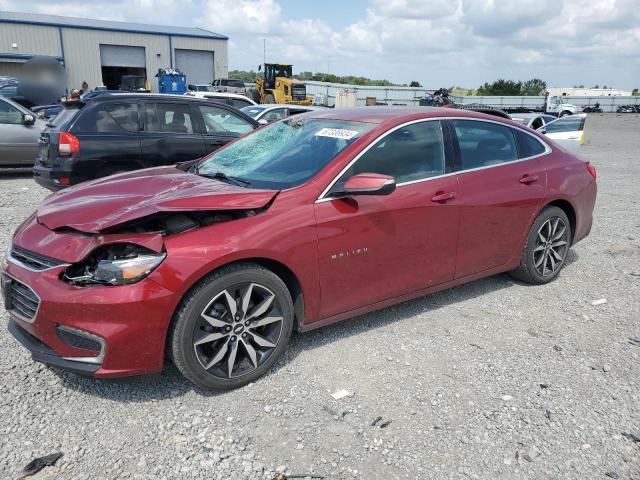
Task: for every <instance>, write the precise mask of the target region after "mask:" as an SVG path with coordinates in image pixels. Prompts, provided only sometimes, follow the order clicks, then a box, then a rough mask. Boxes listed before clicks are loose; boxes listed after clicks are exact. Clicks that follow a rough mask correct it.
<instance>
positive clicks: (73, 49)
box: [62, 28, 169, 91]
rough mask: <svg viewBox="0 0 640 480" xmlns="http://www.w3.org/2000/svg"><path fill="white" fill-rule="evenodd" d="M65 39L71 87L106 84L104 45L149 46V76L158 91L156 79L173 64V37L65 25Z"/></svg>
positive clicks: (63, 36)
mask: <svg viewBox="0 0 640 480" xmlns="http://www.w3.org/2000/svg"><path fill="white" fill-rule="evenodd" d="M62 38H63V41H64V57H65V65H66V69H67V85H68V87H69V89H72V88H80V87H81V86H82V82H83V81H86V82H87V83H88V84H89V88H94V87H95V86H96V85H100V84H102V67H101V62H100V44H103V45H129V46H133V47H145V57H146V69H147V79H148V80H149V82H150V83H151V87H152V89H153V90H154V91H157V87H158V86H157V82H156V80H155V78H154V75H155V74H156V72H157V71H158V68H162V67H168V66H169V38H168V37H166V36H162V35H150V34H143V33H125V32H109V31H98V30H85V29H76V28H63V29H62ZM158 54H160V55H159V56H158Z"/></svg>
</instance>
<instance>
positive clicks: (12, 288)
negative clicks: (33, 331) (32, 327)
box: [4, 278, 40, 320]
mask: <svg viewBox="0 0 640 480" xmlns="http://www.w3.org/2000/svg"><path fill="white" fill-rule="evenodd" d="M4 282H6V283H8V288H7V289H6V294H7V295H8V296H9V299H8V300H9V301H8V302H6V300H5V302H6V303H7V306H8V307H9V308H8V310H9V311H10V312H13V313H15V314H17V315H19V316H20V317H22V318H24V319H25V320H33V319H34V318H35V316H36V312H37V311H38V307H39V306H40V299H39V298H38V295H36V293H35V292H34V291H33V290H31V288H29V287H28V286H27V285H25V284H24V283H20V282H19V281H17V280H16V279H14V278H5V279H4Z"/></svg>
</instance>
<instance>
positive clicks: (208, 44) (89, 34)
mask: <svg viewBox="0 0 640 480" xmlns="http://www.w3.org/2000/svg"><path fill="white" fill-rule="evenodd" d="M61 32H62V46H61V43H60V33H61ZM14 43H15V44H17V48H13V44H14ZM100 44H104V45H127V46H135V47H144V48H145V58H146V70H147V79H148V80H149V83H150V86H151V88H152V90H153V91H154V92H155V91H157V89H158V85H157V80H156V78H155V74H156V73H157V71H158V69H159V68H166V67H169V66H171V61H172V58H171V56H170V54H169V45H170V44H171V46H172V48H173V49H174V50H176V49H192V50H205V51H212V52H214V59H215V64H214V68H215V75H216V77H226V76H227V75H228V52H227V41H226V40H218V39H209V38H197V37H181V36H175V35H172V36H171V40H169V35H157V34H148V33H129V32H113V31H108V30H90V29H85V28H67V27H61V28H59V27H51V26H43V25H28V24H7V23H0V62H2V58H1V55H3V54H4V55H25V56H30V55H49V56H54V57H62V56H64V60H65V67H66V74H67V87H68V88H69V89H72V88H80V87H81V85H82V82H83V81H86V82H87V83H88V84H89V87H90V88H94V87H95V86H97V85H101V84H102V69H101V62H100ZM8 61H9V60H7V62H8ZM173 65H174V66H175V53H174V57H173ZM12 67H13V66H12ZM6 70H7V72H9V71H10V72H17V71H19V67H15V68H8V67H7V69H6Z"/></svg>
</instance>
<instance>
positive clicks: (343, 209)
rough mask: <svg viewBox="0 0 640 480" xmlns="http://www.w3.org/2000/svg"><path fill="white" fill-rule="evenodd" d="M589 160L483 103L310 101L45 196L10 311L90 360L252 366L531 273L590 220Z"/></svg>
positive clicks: (236, 382) (215, 369)
mask: <svg viewBox="0 0 640 480" xmlns="http://www.w3.org/2000/svg"><path fill="white" fill-rule="evenodd" d="M595 178H596V171H595V169H594V167H593V166H592V165H590V164H589V163H586V162H584V161H582V160H580V159H579V158H576V157H575V156H573V155H572V154H571V153H569V152H568V151H566V150H564V149H563V148H562V147H560V146H558V145H556V144H555V143H553V141H551V140H549V139H547V138H545V137H544V136H543V135H540V134H538V133H537V132H535V131H533V130H531V129H529V128H527V127H524V126H522V125H519V124H517V123H515V122H511V121H510V120H503V119H498V118H496V117H490V116H486V115H483V114H480V113H474V112H469V111H460V110H443V109H430V108H419V109H413V108H407V107H404V108H403V107H398V108H396V107H382V108H379V107H369V108H360V109H345V110H326V111H315V112H310V113H307V114H303V115H300V116H296V117H291V118H289V119H285V120H282V121H280V122H276V123H273V124H270V125H268V126H266V127H264V128H262V129H259V130H257V131H255V132H253V133H250V134H248V135H246V136H244V137H242V138H240V139H238V140H236V141H235V142H233V143H231V144H229V145H228V146H226V147H224V148H223V149H220V150H218V151H216V152H215V153H213V154H211V155H209V156H207V157H205V158H203V159H201V160H198V161H195V162H190V163H186V164H180V165H177V166H169V167H160V168H153V169H147V170H140V171H137V172H131V173H124V174H119V175H115V176H111V177H108V178H103V179H100V180H95V181H90V182H87V183H84V184H80V185H78V186H75V187H72V188H69V189H67V190H64V191H62V192H59V193H57V194H54V195H52V196H49V197H48V198H47V199H45V200H44V201H43V203H42V204H41V205H40V206H39V208H38V210H37V211H36V212H35V213H33V215H31V216H30V217H29V218H27V219H26V221H25V222H24V223H23V224H22V225H21V226H20V227H19V228H18V229H17V231H16V232H15V234H14V236H13V239H12V243H11V245H10V247H9V250H8V252H7V258H6V261H5V263H4V265H3V272H2V291H3V295H4V301H5V307H6V309H7V310H8V311H9V317H10V319H9V330H10V331H11V333H12V334H13V335H14V336H15V338H16V339H17V340H18V341H20V342H21V343H22V344H23V345H24V346H25V347H26V348H27V349H28V350H29V351H30V352H31V355H32V357H33V359H34V360H36V361H39V362H44V363H45V364H48V365H51V366H54V367H60V368H64V369H67V370H70V371H73V372H76V373H80V374H84V375H91V376H95V377H116V376H127V375H138V374H146V373H151V372H158V371H160V370H161V369H162V367H163V360H164V357H165V354H166V355H167V356H169V357H170V358H171V359H172V361H173V362H174V364H175V365H176V367H177V368H178V369H179V370H180V371H181V372H182V374H184V376H185V377H186V378H188V379H189V380H191V381H192V382H193V383H195V384H197V385H199V386H201V387H204V388H215V389H225V388H234V387H239V386H241V385H244V384H246V383H248V382H251V381H254V380H255V379H257V378H258V377H260V376H261V375H262V374H264V373H265V372H266V371H267V370H269V368H270V367H271V366H272V365H273V364H274V362H276V360H277V359H278V357H279V356H280V355H281V354H282V353H283V351H284V350H285V348H286V344H287V341H288V340H289V337H290V335H291V333H292V331H294V330H297V331H306V330H311V329H314V328H318V327H321V326H323V325H327V324H330V323H333V322H336V321H339V320H342V319H345V318H349V317H353V316H355V315H359V314H362V313H365V312H369V311H372V310H376V309H379V308H383V307H385V306H388V305H391V304H394V303H398V302H402V301H405V300H409V299H412V298H415V297H419V296H422V295H425V294H428V293H431V292H435V291H437V290H442V289H444V288H448V287H452V286H455V285H459V284H461V283H465V282H470V281H472V280H475V279H478V278H481V277H486V276H489V275H494V274H497V273H500V272H510V273H511V274H512V275H513V276H514V277H516V278H517V279H519V280H521V281H524V282H527V283H532V284H543V283H546V282H549V281H551V280H554V279H555V278H556V277H557V276H558V274H559V272H560V270H561V269H562V267H563V265H564V263H565V261H566V258H567V252H568V251H569V249H570V248H571V246H572V245H574V244H575V243H576V242H578V241H579V240H581V239H583V238H584V237H585V236H586V235H587V234H588V233H589V231H590V229H591V223H592V212H593V207H594V202H595V199H596V180H595Z"/></svg>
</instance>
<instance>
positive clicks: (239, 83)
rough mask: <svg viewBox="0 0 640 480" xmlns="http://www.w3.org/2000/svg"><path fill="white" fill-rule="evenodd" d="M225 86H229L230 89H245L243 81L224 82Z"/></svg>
mask: <svg viewBox="0 0 640 480" xmlns="http://www.w3.org/2000/svg"><path fill="white" fill-rule="evenodd" d="M222 84H223V85H227V86H228V87H239V88H243V87H244V82H243V81H242V80H223V81H222Z"/></svg>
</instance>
